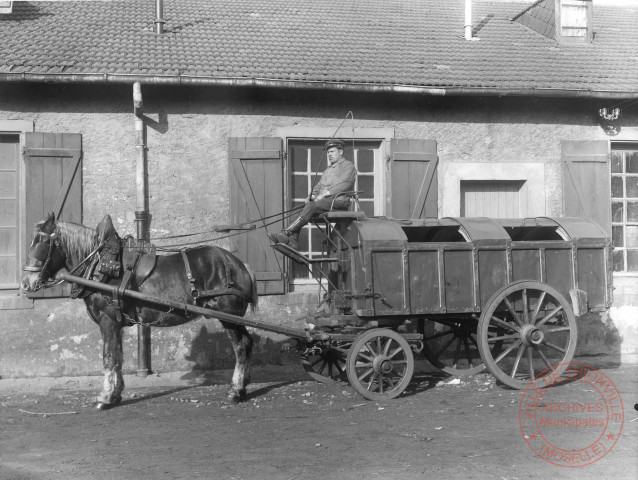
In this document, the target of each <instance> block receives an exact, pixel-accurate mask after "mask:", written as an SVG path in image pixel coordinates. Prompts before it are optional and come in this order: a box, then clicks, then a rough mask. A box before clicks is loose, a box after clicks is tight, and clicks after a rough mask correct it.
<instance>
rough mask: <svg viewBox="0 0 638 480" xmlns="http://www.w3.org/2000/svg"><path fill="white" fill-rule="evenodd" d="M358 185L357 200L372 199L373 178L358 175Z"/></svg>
mask: <svg viewBox="0 0 638 480" xmlns="http://www.w3.org/2000/svg"><path fill="white" fill-rule="evenodd" d="M358 183H359V185H358V187H357V190H358V191H360V192H363V193H360V194H359V198H374V177H369V176H365V175H359V179H358Z"/></svg>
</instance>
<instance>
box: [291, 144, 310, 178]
mask: <svg viewBox="0 0 638 480" xmlns="http://www.w3.org/2000/svg"><path fill="white" fill-rule="evenodd" d="M289 154H290V161H291V162H292V169H293V171H295V172H305V171H307V170H308V149H307V148H305V147H291V148H290V149H289Z"/></svg>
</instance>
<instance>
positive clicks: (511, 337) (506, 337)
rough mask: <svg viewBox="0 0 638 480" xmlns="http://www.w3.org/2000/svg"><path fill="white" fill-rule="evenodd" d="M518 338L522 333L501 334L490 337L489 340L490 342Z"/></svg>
mask: <svg viewBox="0 0 638 480" xmlns="http://www.w3.org/2000/svg"><path fill="white" fill-rule="evenodd" d="M517 338H520V335H501V336H500V337H490V338H488V340H487V341H488V342H489V343H493V342H499V341H503V340H515V339H517Z"/></svg>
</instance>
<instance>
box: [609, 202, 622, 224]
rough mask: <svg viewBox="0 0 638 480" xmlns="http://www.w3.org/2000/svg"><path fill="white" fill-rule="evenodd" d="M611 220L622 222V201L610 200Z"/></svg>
mask: <svg viewBox="0 0 638 480" xmlns="http://www.w3.org/2000/svg"><path fill="white" fill-rule="evenodd" d="M611 221H612V222H622V221H623V203H622V202H612V204H611Z"/></svg>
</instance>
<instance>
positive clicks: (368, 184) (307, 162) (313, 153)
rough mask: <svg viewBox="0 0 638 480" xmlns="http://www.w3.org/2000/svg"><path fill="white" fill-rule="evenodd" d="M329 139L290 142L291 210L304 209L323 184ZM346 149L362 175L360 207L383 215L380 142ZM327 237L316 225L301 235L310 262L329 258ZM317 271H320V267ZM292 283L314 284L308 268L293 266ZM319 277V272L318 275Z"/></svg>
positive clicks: (348, 142) (356, 143)
mask: <svg viewBox="0 0 638 480" xmlns="http://www.w3.org/2000/svg"><path fill="white" fill-rule="evenodd" d="M326 140H328V139H327V138H326V139H313V140H306V139H301V140H295V139H289V140H288V172H289V180H290V181H289V184H290V195H289V197H290V199H291V203H292V205H291V206H293V207H294V206H299V205H303V204H304V202H305V200H306V198H307V197H308V193H309V192H310V191H311V190H312V187H313V186H314V185H316V183H317V182H318V181H319V179H320V177H321V174H322V172H323V171H324V170H325V169H326V166H327V160H326V155H325V152H324V149H323V146H324V144H325V142H326ZM344 141H345V142H346V148H345V149H344V152H343V156H344V158H345V159H346V160H348V161H350V162H352V163H354V166H355V167H356V169H357V172H358V175H357V180H356V183H355V186H354V190H356V191H358V192H361V193H359V195H358V196H359V207H360V209H361V210H362V211H364V212H365V213H366V215H368V216H374V215H383V214H384V202H383V195H382V188H383V175H382V172H383V169H382V162H381V142H380V141H365V140H355V141H354V143H353V141H352V140H351V139H350V140H347V139H344ZM323 239H324V236H323V234H322V232H320V231H319V230H318V227H317V226H315V225H313V224H312V223H311V224H309V225H307V226H305V227H304V228H303V229H302V231H301V233H300V235H299V250H300V251H301V252H302V253H303V254H304V255H306V256H307V257H309V258H321V257H323V256H325V246H324V245H323V243H322V242H323ZM314 268H320V267H319V266H318V265H317V266H315V267H314ZM291 270H292V272H291V279H292V280H293V282H294V283H297V284H302V283H314V281H313V277H312V275H311V273H310V271H309V270H308V267H307V266H305V265H299V264H297V263H294V262H293V263H292V265H291ZM314 273H315V275H317V274H318V272H314Z"/></svg>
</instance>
